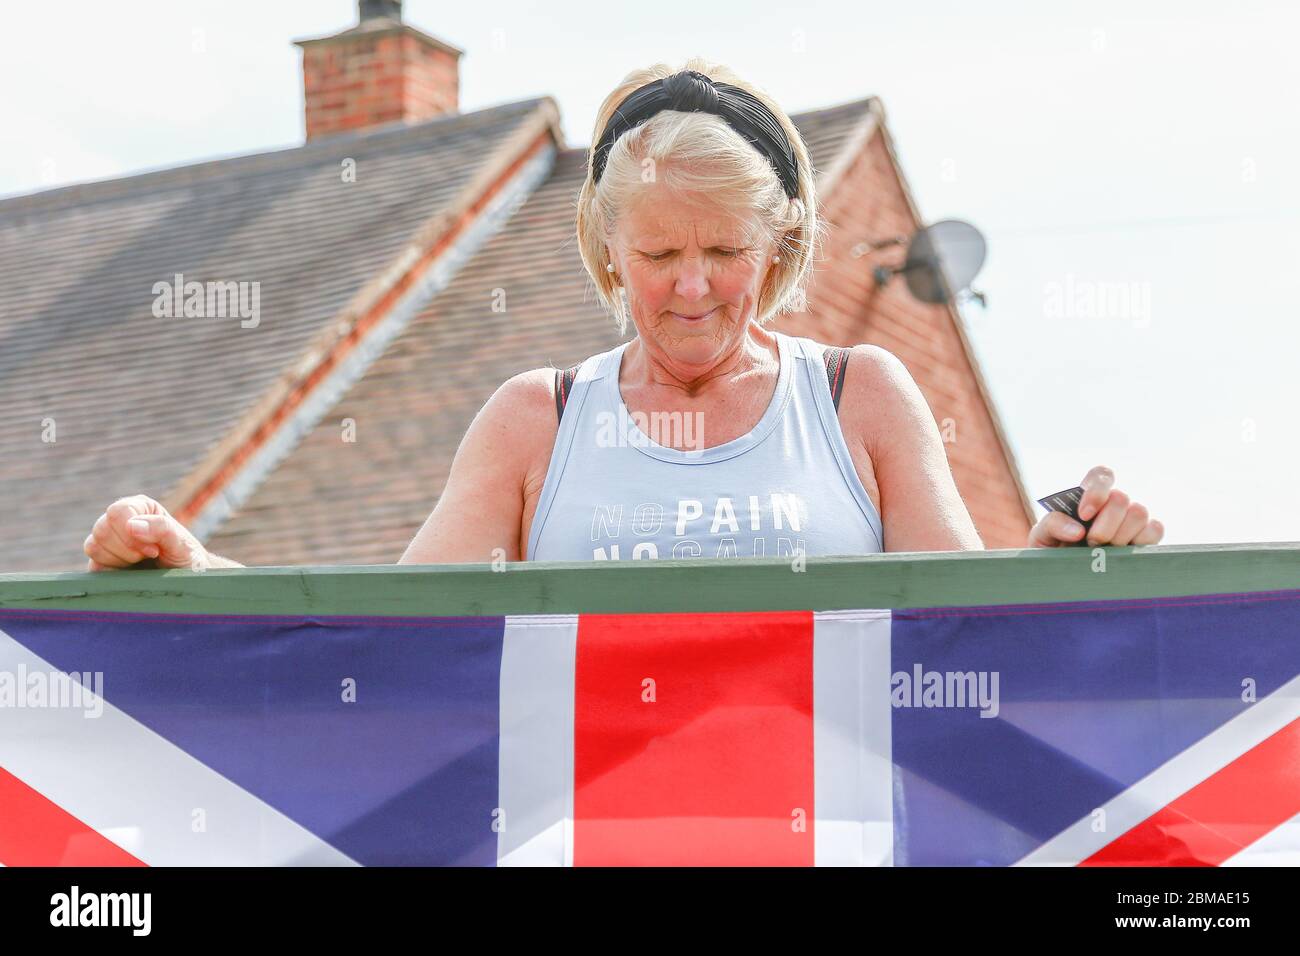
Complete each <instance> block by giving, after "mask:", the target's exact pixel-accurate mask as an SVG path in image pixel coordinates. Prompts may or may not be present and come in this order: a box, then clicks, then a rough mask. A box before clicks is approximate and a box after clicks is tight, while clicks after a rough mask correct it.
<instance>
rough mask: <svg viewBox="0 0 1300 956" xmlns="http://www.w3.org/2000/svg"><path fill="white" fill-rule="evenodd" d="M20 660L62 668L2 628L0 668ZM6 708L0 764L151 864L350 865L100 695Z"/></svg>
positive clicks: (14, 666) (52, 670)
mask: <svg viewBox="0 0 1300 956" xmlns="http://www.w3.org/2000/svg"><path fill="white" fill-rule="evenodd" d="M24 668H25V669H26V672H27V673H28V674H33V673H43V674H47V675H52V674H58V673H62V672H61V671H59V669H58V668H56V667H54V666H53V665H52V664H50V663H48V662H47V661H45V660H44V659H43V658H41V657H39V656H37V655H36V654H34V653H32V652H31V651H30V650H28V649H27V648H26V647H24V646H23V645H22V644H20V643H18V642H17V641H16V640H14V639H13V638H12V637H10V636H9V635H8V634H6V633H5V632H4V631H0V671H9V672H10V673H17V672H18V671H20V670H22V669H24ZM103 690H104V691H105V693H106V694H108V695H110V696H111V695H112V693H113V688H112V687H104V688H103ZM86 696H87V697H88V698H89V699H90V700H91V701H92V703H93V702H95V701H99V700H100V698H97V697H95V696H94V695H93V694H89V693H88V694H87V695H86ZM6 710H7V712H6V713H5V715H4V719H3V721H0V767H4V768H5V769H6V770H7V771H9V772H10V773H11V774H13V775H14V776H15V777H17V778H18V779H19V780H21V781H22V782H23V783H25V784H26V785H27V786H29V787H31V788H32V789H34V790H36V791H37V792H39V793H40V794H41V795H42V796H44V797H45V798H46V799H47V800H49V801H50V802H52V803H54V804H56V805H57V806H59V807H61V808H62V809H63V810H65V811H66V812H68V813H70V814H72V816H74V817H76V818H77V819H78V820H80V821H81V822H83V823H85V824H86V825H87V826H89V827H91V828H93V829H95V830H96V831H98V832H99V833H101V834H103V835H104V836H105V837H107V838H108V839H109V840H111V841H112V842H114V843H116V844H117V845H118V846H120V847H122V849H124V850H126V851H127V852H128V853H130V854H132V855H133V856H135V857H136V858H137V859H139V860H141V861H143V862H145V863H148V864H149V865H151V866H232V865H233V866H267V865H280V864H285V865H293V866H320V865H333V866H340V865H356V861H354V860H352V859H351V858H350V857H348V856H346V855H344V854H343V853H341V852H339V851H338V850H337V849H335V848H334V847H332V846H330V845H329V844H328V843H326V842H325V841H324V840H322V839H320V838H319V837H317V836H316V835H315V834H313V833H311V832H310V831H308V830H306V829H305V828H303V827H302V826H300V825H299V824H297V823H295V822H294V821H293V820H291V819H289V818H288V817H287V816H285V815H284V814H283V813H281V812H280V811H278V810H276V809H275V808H274V807H271V806H270V805H268V804H266V803H263V802H262V801H261V800H259V799H258V798H257V797H255V796H253V795H252V794H250V793H248V792H247V791H246V790H244V789H243V788H241V787H239V786H237V785H236V784H234V783H233V782H231V781H230V780H227V779H226V778H225V777H223V776H221V774H219V773H217V772H216V771H215V770H213V769H211V768H210V767H208V766H206V765H205V764H203V763H200V762H199V761H198V760H196V759H195V758H194V757H192V756H190V754H188V753H186V752H185V751H184V750H182V749H181V748H179V747H177V746H176V745H175V744H173V743H171V741H169V740H167V739H166V738H164V737H161V736H159V735H158V734H156V733H154V732H153V731H152V730H150V729H149V728H148V727H146V726H144V725H143V724H141V723H140V722H139V721H137V720H135V719H134V718H133V717H130V716H129V715H127V714H125V713H123V712H122V711H120V710H118V709H117V708H116V707H114V706H113V705H112V704H111V703H109V701H108V699H107V698H104V699H103V711H102V712H101V713H100V714H99V715H98V716H95V717H88V716H87V711H86V710H85V709H83V708H74V707H22V708H13V709H8V708H7V709H6ZM196 810H202V811H203V821H204V826H205V827H206V829H205V830H204V831H203V832H199V833H196V832H194V829H193V824H194V820H195V811H196Z"/></svg>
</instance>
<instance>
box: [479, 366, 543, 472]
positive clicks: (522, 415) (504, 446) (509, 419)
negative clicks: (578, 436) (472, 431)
mask: <svg viewBox="0 0 1300 956" xmlns="http://www.w3.org/2000/svg"><path fill="white" fill-rule="evenodd" d="M479 416H480V417H483V418H484V419H485V422H484V424H485V425H486V426H487V427H488V428H489V430H490V431H491V432H492V434H493V437H494V439H495V440H494V441H493V445H494V446H495V448H496V452H497V453H498V454H501V455H503V456H504V457H508V458H510V459H511V461H512V462H513V463H514V465H515V470H516V471H517V473H519V474H520V475H521V477H522V480H523V490H524V495H525V497H527V496H528V495H529V494H530V493H532V492H534V491H536V490H537V488H539V487H540V485H541V482H542V480H543V479H544V478H545V477H546V470H547V468H548V466H549V464H550V460H551V451H552V449H553V448H554V447H555V438H556V435H557V433H558V432H559V417H558V415H557V414H556V410H555V369H553V368H534V369H529V370H528V371H526V372H520V373H518V374H517V375H512V376H511V377H510V378H508V379H506V380H505V381H504V382H502V383H501V385H500V386H498V388H497V390H496V392H494V393H493V395H492V397H491V398H489V399H488V401H487V403H486V404H485V405H484V406H483V409H482V411H480V412H479Z"/></svg>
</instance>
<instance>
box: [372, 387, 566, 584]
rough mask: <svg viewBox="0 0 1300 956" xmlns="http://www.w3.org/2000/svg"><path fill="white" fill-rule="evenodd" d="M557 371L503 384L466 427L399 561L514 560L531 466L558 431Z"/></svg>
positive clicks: (545, 453)
mask: <svg viewBox="0 0 1300 956" xmlns="http://www.w3.org/2000/svg"><path fill="white" fill-rule="evenodd" d="M554 374H555V373H554V369H533V370H531V371H528V372H522V373H520V374H519V375H516V376H514V377H513V378H510V379H508V380H507V381H506V382H504V383H503V384H502V385H501V387H500V388H498V389H497V390H496V392H495V393H493V395H492V397H491V398H489V399H488V401H487V403H486V404H485V405H484V406H483V408H482V409H480V410H479V413H478V414H477V415H476V416H475V417H474V421H473V422H471V423H470V426H469V429H468V430H467V431H466V432H465V437H464V438H462V439H461V442H460V447H459V448H457V449H456V456H455V458H453V459H452V463H451V472H450V474H449V475H448V476H447V486H446V488H444V489H443V492H442V496H441V497H440V498H439V499H438V503H437V505H436V506H435V507H434V509H433V512H432V514H430V515H429V517H428V518H427V519H426V520H425V522H424V525H423V527H421V528H420V530H419V532H418V533H417V534H416V536H415V538H414V539H413V540H412V541H411V543H410V545H408V546H407V549H406V553H404V554H403V555H402V557H401V559H400V560H399V561H398V562H397V563H398V564H444V563H461V562H487V561H492V560H494V559H498V558H499V559H502V560H505V561H519V560H521V555H522V552H523V547H522V543H521V541H520V531H521V525H522V523H523V511H524V488H525V484H526V482H528V480H529V469H530V467H532V466H533V465H535V463H537V462H539V461H542V462H545V461H547V460H548V459H549V451H550V448H551V446H552V445H553V444H554V442H555V435H556V432H557V430H558V425H557V423H556V416H555V401H554V387H553V381H554Z"/></svg>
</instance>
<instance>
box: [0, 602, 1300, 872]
mask: <svg viewBox="0 0 1300 956" xmlns="http://www.w3.org/2000/svg"><path fill="white" fill-rule="evenodd" d="M0 863H3V864H7V865H11V866H12V865H53V864H72V865H109V866H117V865H122V866H127V865H131V866H133V865H163V866H166V865H228V864H253V865H275V864H300V865H301V864H308V865H315V864H319V865H355V864H363V865H374V864H379V865H406V864H456V865H591V864H597V865H599V864H637V865H643V864H688V865H690V864H699V865H715V864H755V865H1011V864H1029V865H1117V864H1118V865H1123V864H1164V865H1218V864H1223V865H1233V864H1243V863H1246V864H1257V863H1278V864H1288V865H1297V864H1300V591H1294V590H1293V591H1268V592H1259V593H1251V594H1218V595H1208V596H1199V597H1178V598H1156V599H1142V600H1108V601H1089V602H1068V603H1051V604H1019V605H1001V606H986V607H955V608H954V607H947V608H932V609H908V610H888V609H864V610H852V611H844V610H836V611H815V610H808V611H773V612H750V613H705V614H684V613H668V614H640V613H638V614H581V615H518V616H511V615H506V616H495V617H345V616H334V615H314V616H309V615H236V614H230V615H210V614H154V613H127V612H93V611H67V610H13V609H9V610H3V609H0Z"/></svg>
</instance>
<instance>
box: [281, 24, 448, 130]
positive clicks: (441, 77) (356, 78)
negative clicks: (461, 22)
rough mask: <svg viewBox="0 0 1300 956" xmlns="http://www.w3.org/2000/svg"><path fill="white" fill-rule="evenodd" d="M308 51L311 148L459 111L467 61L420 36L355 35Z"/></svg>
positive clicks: (308, 45)
mask: <svg viewBox="0 0 1300 956" xmlns="http://www.w3.org/2000/svg"><path fill="white" fill-rule="evenodd" d="M300 45H301V46H302V48H303V61H302V76H303V97H304V103H305V111H306V123H307V139H308V140H313V139H317V138H319V137H321V136H328V135H331V134H333V133H343V132H350V131H353V130H361V129H369V128H372V127H375V126H382V125H384V124H387V123H395V122H405V123H418V122H420V121H422V120H427V119H432V118H433V117H435V116H441V115H443V114H445V113H455V112H457V111H458V110H459V103H460V70H459V60H460V54H459V53H458V52H454V51H453V50H452V49H451V48H448V47H445V46H442V45H440V44H438V43H437V42H436V41H433V40H432V39H431V38H429V37H426V36H425V35H423V34H421V33H420V32H419V31H416V30H412V29H411V28H409V27H405V26H399V27H395V28H393V29H390V30H384V31H370V32H364V31H349V32H347V33H342V34H339V35H338V36H334V37H326V38H323V39H319V40H309V41H303V42H302V43H301V44H300Z"/></svg>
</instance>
